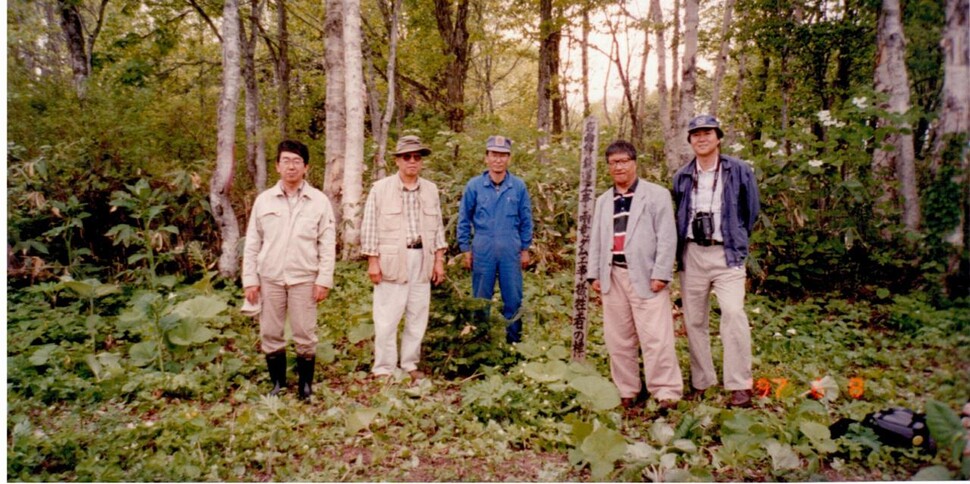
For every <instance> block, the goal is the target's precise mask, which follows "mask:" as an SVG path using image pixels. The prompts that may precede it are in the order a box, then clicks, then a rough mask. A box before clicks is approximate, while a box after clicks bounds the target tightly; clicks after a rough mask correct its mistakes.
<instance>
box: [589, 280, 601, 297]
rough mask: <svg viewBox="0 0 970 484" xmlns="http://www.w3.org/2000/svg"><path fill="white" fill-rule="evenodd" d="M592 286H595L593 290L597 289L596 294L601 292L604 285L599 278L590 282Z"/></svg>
mask: <svg viewBox="0 0 970 484" xmlns="http://www.w3.org/2000/svg"><path fill="white" fill-rule="evenodd" d="M590 286H591V287H592V288H593V291H595V292H596V294H599V293H600V289H602V287H601V286H600V280H599V279H596V280H594V281H593V282H592V283H591V284H590Z"/></svg>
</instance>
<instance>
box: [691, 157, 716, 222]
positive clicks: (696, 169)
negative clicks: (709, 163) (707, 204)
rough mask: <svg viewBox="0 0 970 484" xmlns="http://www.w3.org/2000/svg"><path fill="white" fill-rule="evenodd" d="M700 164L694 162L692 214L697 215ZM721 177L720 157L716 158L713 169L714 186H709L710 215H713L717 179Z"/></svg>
mask: <svg viewBox="0 0 970 484" xmlns="http://www.w3.org/2000/svg"><path fill="white" fill-rule="evenodd" d="M700 172H701V164H700V162H699V161H697V160H694V180H693V182H694V213H697V196H698V191H699V189H700ZM720 175H721V156H720V155H718V157H717V166H715V167H714V184H713V185H711V213H714V194H715V193H717V179H718V177H720Z"/></svg>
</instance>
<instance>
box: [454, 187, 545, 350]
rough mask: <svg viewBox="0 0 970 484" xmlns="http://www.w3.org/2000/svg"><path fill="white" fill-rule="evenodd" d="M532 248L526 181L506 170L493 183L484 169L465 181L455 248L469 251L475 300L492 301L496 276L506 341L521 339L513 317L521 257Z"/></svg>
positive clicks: (519, 300)
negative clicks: (498, 180) (503, 174)
mask: <svg viewBox="0 0 970 484" xmlns="http://www.w3.org/2000/svg"><path fill="white" fill-rule="evenodd" d="M531 245H532V201H531V200H530V199H529V192H528V191H527V190H526V187H525V182H523V181H522V179H520V178H518V177H515V176H513V175H512V174H511V173H509V172H506V173H505V179H504V180H502V183H501V184H499V185H495V184H494V183H492V178H491V177H490V176H489V174H488V171H487V170H486V171H485V172H484V173H483V174H482V175H481V176H476V177H475V178H472V179H471V180H469V181H468V184H467V185H465V193H464V194H463V195H462V197H461V206H460V208H459V210H458V247H459V249H461V251H462V252H468V251H469V250H470V251H471V252H472V292H473V295H474V297H476V298H483V299H487V300H491V299H492V294H494V292H495V278H496V275H497V276H498V285H499V289H500V291H501V292H502V316H504V317H505V319H506V320H507V321H509V324H508V326H507V327H506V328H505V332H506V341H508V342H509V343H514V342H518V341H520V340H521V338H522V320H521V319H520V318H519V317H517V314H516V313H518V312H519V308H520V307H521V306H522V266H521V254H522V251H523V250H526V249H528V248H529V247H530V246H531Z"/></svg>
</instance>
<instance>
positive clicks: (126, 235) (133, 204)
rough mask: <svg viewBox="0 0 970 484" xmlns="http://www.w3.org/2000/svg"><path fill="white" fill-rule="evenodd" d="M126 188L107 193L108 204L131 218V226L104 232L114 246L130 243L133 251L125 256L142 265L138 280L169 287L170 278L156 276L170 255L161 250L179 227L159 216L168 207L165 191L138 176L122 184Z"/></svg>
mask: <svg viewBox="0 0 970 484" xmlns="http://www.w3.org/2000/svg"><path fill="white" fill-rule="evenodd" d="M125 187H126V188H127V189H128V191H115V192H114V193H112V194H111V206H112V207H120V208H122V209H124V210H126V211H127V212H128V215H129V216H130V217H131V218H132V219H134V221H135V225H129V224H119V225H115V226H114V227H112V228H111V229H110V230H108V232H107V233H105V235H106V236H107V237H110V238H111V239H113V240H114V244H115V245H119V244H121V245H123V246H124V247H126V248H127V247H129V246H134V247H135V248H136V249H137V252H135V253H134V254H132V255H131V256H129V257H128V263H129V264H139V263H140V264H139V265H141V266H142V271H141V272H142V279H143V280H145V281H147V282H148V283H149V285H150V286H151V287H155V286H156V285H158V284H159V283H161V284H163V285H166V286H168V287H171V285H172V284H173V283H174V280H170V279H171V278H169V277H163V278H159V277H158V274H157V269H158V266H159V264H161V263H162V262H164V261H165V260H168V259H170V258H171V254H170V253H168V252H165V251H163V250H162V249H163V248H164V247H165V246H166V245H167V244H166V241H167V240H168V238H169V237H171V236H172V235H178V233H179V229H178V227H176V226H174V225H166V224H165V221H164V220H165V219H164V218H163V217H162V215H163V214H164V213H165V212H166V211H167V210H168V209H169V206H168V205H167V203H166V197H165V191H164V190H163V189H162V188H154V189H153V188H152V187H151V186H149V184H148V181H147V180H146V179H144V178H140V179H139V180H138V181H137V182H135V184H134V185H127V184H126V185H125Z"/></svg>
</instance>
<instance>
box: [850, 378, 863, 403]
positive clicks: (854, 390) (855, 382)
mask: <svg viewBox="0 0 970 484" xmlns="http://www.w3.org/2000/svg"><path fill="white" fill-rule="evenodd" d="M864 393H866V382H865V380H863V379H862V378H859V377H854V378H849V396H850V397H852V398H857V399H858V398H862V395H863V394H864Z"/></svg>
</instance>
